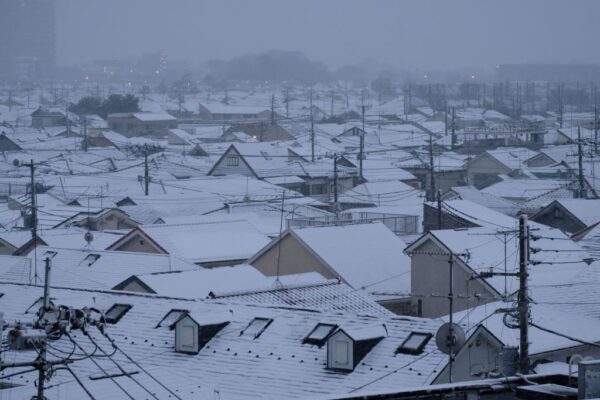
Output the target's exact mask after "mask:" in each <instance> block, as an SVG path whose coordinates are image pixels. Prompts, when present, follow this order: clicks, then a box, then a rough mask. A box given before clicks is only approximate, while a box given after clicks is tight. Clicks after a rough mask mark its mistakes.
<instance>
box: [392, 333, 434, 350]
mask: <svg viewBox="0 0 600 400" xmlns="http://www.w3.org/2000/svg"><path fill="white" fill-rule="evenodd" d="M432 336H433V335H432V334H431V333H419V332H411V333H410V335H408V337H407V338H406V339H405V340H404V342H402V344H401V345H400V346H399V347H398V348H397V349H396V354H398V353H404V354H421V353H422V352H423V349H424V348H425V345H426V344H427V342H429V339H431V337H432Z"/></svg>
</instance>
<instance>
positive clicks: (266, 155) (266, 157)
mask: <svg viewBox="0 0 600 400" xmlns="http://www.w3.org/2000/svg"><path fill="white" fill-rule="evenodd" d="M260 154H262V156H263V157H264V158H265V160H272V158H271V156H270V155H269V153H267V152H266V151H261V152H260Z"/></svg>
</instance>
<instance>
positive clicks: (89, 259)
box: [83, 254, 100, 267]
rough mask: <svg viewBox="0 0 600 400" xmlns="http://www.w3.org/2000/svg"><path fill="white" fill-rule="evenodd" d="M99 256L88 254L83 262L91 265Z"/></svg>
mask: <svg viewBox="0 0 600 400" xmlns="http://www.w3.org/2000/svg"><path fill="white" fill-rule="evenodd" d="M99 258H100V254H88V255H87V256H85V258H84V259H83V263H86V264H87V266H88V267H91V266H92V264H93V263H95V262H96V261H98V259H99Z"/></svg>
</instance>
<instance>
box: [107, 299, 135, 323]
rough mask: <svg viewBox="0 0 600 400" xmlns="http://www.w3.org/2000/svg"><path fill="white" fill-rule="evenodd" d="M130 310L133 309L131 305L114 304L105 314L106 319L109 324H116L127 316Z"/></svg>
mask: <svg viewBox="0 0 600 400" xmlns="http://www.w3.org/2000/svg"><path fill="white" fill-rule="evenodd" d="M129 309H131V305H129V304H113V306H112V307H111V308H109V309H108V311H106V312H105V313H104V319H105V320H106V322H108V323H109V324H116V323H117V322H119V320H120V319H121V318H123V316H124V315H125V314H127V311H129Z"/></svg>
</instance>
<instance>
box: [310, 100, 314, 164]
mask: <svg viewBox="0 0 600 400" xmlns="http://www.w3.org/2000/svg"><path fill="white" fill-rule="evenodd" d="M310 160H311V161H312V162H315V122H314V118H313V103H312V88H311V89H310Z"/></svg>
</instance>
